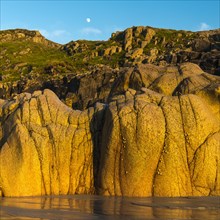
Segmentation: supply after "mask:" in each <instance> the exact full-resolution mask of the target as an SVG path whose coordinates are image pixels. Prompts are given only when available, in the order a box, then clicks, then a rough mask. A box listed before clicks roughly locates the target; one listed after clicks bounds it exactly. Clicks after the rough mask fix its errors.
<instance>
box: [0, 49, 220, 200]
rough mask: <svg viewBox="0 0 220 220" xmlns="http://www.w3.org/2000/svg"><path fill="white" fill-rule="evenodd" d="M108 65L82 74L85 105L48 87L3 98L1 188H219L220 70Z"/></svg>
mask: <svg viewBox="0 0 220 220" xmlns="http://www.w3.org/2000/svg"><path fill="white" fill-rule="evenodd" d="M130 46H131V45H129V46H127V47H126V49H128V48H129V47H130ZM128 50H129V49H128ZM101 72H102V73H103V71H101ZM104 73H105V75H103V74H101V75H100V74H99V72H97V77H98V78H97V80H94V82H92V80H93V79H95V78H94V77H95V72H94V73H93V75H90V74H89V75H88V76H82V77H81V78H77V79H75V81H74V82H72V85H73V90H72V93H74V91H75V93H74V94H75V96H76V98H77V99H78V102H77V103H78V104H79V105H81V106H83V107H82V109H84V110H82V111H80V110H73V109H72V108H69V107H67V106H66V105H65V104H64V103H63V102H61V101H60V100H59V99H58V97H57V96H56V95H55V94H54V93H53V92H52V91H50V90H48V89H45V90H44V91H43V92H42V91H35V92H34V93H32V94H30V93H21V94H19V95H16V96H14V97H12V98H10V99H9V100H1V102H0V110H1V111H0V113H1V133H0V136H1V142H0V191H1V194H2V195H3V196H32V195H50V194H56V195H58V194H82V193H83V194H91V193H97V194H99V195H117V196H208V195H218V196H219V195H220V153H219V150H220V148H219V146H220V145H219V143H220V117H219V115H220V99H219V97H220V78H219V76H214V75H211V74H208V73H206V72H204V71H203V70H202V69H201V68H200V67H199V66H197V65H196V64H192V63H183V64H181V65H178V66H172V65H169V66H154V65H152V64H138V65H136V66H134V67H124V68H122V69H118V70H117V71H115V72H114V71H113V72H111V71H110V70H109V69H108V71H107V70H105V71H104ZM87 77H88V78H87ZM99 77H100V78H99ZM101 77H102V78H101ZM100 79H101V80H102V83H100V84H99V82H98V81H99V80H100ZM77 80H78V81H77ZM89 82H92V83H91V84H90V83H89ZM66 83H67V82H66ZM103 85H106V87H102V86H103ZM86 86H87V87H86ZM90 86H91V88H90ZM92 88H93V89H92ZM102 88H105V89H102ZM74 89H75V90H74ZM76 91H77V92H76ZM82 91H84V92H82ZM86 92H87V93H88V94H86ZM92 97H93V98H92ZM101 101H102V102H103V104H101V103H100V102H101ZM80 103H81V104H80ZM89 106H90V107H89ZM87 107H88V108H87Z"/></svg>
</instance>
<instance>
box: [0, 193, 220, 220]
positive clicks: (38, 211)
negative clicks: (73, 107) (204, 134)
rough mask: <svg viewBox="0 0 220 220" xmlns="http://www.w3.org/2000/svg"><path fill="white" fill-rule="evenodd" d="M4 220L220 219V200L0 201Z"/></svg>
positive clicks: (79, 197)
mask: <svg viewBox="0 0 220 220" xmlns="http://www.w3.org/2000/svg"><path fill="white" fill-rule="evenodd" d="M0 217H1V218H0V219H1V220H15V219H16V220H61V219H62V220H63V219H64V220H66V219H68V220H69V219H181V220H182V219H208V220H212V219H213V220H214V219H216V220H217V219H218V220H219V219H220V197H188V198H157V197H156V198H155V197H154V198H127V197H123V198H122V197H105V196H94V195H74V196H43V197H22V198H0Z"/></svg>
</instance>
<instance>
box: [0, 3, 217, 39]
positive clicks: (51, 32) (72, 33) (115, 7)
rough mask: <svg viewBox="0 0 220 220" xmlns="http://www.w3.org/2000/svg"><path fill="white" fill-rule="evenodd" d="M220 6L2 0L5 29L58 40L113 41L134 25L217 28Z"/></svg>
mask: <svg viewBox="0 0 220 220" xmlns="http://www.w3.org/2000/svg"><path fill="white" fill-rule="evenodd" d="M219 7H220V0H207V1H205V0H203V1H199V0H194V1H193V0H185V1H178V0H171V1H166V0H161V1H159V0H154V1H148V0H142V1H132V0H122V1H113V0H103V1H101V0H99V1H92V0H90V1H74V0H68V1H64V0H63V1H59V0H56V1H53V0H49V1H37V0H35V1H34V0H25V1H19V0H16V1H15V0H14V1H10V0H1V20H0V21H1V23H0V25H1V26H0V27H1V30H5V29H14V28H25V29H31V30H40V31H41V33H42V34H43V35H44V36H45V37H47V38H48V39H50V40H53V41H55V42H58V43H67V42H69V41H71V40H78V39H87V40H107V39H108V38H109V37H110V36H111V33H112V32H115V31H117V30H124V29H126V28H128V27H132V26H152V27H159V28H171V29H178V30H180V29H181V30H191V31H197V30H206V29H216V28H219V27H220V24H219V17H220V11H219ZM87 18H90V20H89V19H87ZM88 21H90V22H88Z"/></svg>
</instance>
